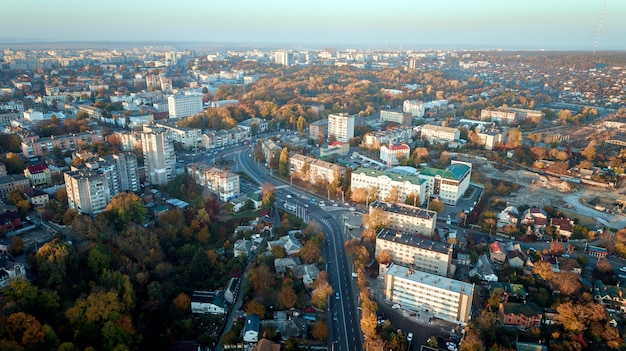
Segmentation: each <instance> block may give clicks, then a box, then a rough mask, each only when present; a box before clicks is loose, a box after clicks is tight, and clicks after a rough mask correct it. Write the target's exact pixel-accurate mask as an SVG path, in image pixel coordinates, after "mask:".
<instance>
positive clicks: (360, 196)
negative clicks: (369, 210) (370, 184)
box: [351, 188, 367, 204]
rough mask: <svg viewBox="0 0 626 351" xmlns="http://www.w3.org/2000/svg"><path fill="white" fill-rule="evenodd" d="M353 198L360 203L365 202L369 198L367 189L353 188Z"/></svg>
mask: <svg viewBox="0 0 626 351" xmlns="http://www.w3.org/2000/svg"><path fill="white" fill-rule="evenodd" d="M351 199H352V201H354V202H356V203H358V204H364V203H365V201H366V199H367V190H365V188H356V189H353V190H352V195H351Z"/></svg>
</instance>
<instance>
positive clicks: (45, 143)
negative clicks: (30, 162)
mask: <svg viewBox="0 0 626 351" xmlns="http://www.w3.org/2000/svg"><path fill="white" fill-rule="evenodd" d="M99 142H102V133H101V132H99V131H98V132H96V131H93V132H85V133H77V134H66V135H57V136H54V135H53V136H51V137H48V138H41V137H39V136H37V135H35V136H30V137H27V138H24V140H23V141H22V143H21V147H22V153H23V154H24V156H26V157H36V156H43V155H45V154H47V153H51V152H53V151H54V149H55V148H58V149H60V150H61V151H63V152H65V151H68V150H71V151H75V150H78V149H80V148H81V147H83V146H90V145H92V144H94V143H99Z"/></svg>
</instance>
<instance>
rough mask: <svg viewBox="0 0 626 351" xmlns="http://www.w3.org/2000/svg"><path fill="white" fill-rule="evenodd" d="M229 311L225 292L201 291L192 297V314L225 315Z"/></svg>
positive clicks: (197, 291) (194, 293) (195, 292)
mask: <svg viewBox="0 0 626 351" xmlns="http://www.w3.org/2000/svg"><path fill="white" fill-rule="evenodd" d="M226 309H227V305H226V300H225V299H224V291H223V290H219V291H199V290H196V291H194V292H193V295H192V296H191V313H210V314H225V313H226Z"/></svg>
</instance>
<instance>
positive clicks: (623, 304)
mask: <svg viewBox="0 0 626 351" xmlns="http://www.w3.org/2000/svg"><path fill="white" fill-rule="evenodd" d="M591 294H592V296H593V298H594V300H595V301H596V302H598V303H599V304H601V305H602V306H604V308H605V309H606V310H607V311H609V312H614V313H624V312H626V300H624V296H626V287H621V286H619V285H606V284H604V283H603V282H602V281H601V280H596V281H594V282H593V287H592V289H591Z"/></svg>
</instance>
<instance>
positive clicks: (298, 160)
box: [289, 154, 346, 184]
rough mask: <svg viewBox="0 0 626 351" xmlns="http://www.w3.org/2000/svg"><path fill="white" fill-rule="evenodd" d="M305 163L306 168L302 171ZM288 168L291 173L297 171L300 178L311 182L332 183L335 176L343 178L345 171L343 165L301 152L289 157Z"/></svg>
mask: <svg viewBox="0 0 626 351" xmlns="http://www.w3.org/2000/svg"><path fill="white" fill-rule="evenodd" d="M305 164H306V165H307V167H308V170H306V172H303V168H305V167H304V165H305ZM289 169H290V173H291V174H293V173H294V172H295V173H298V174H299V176H300V178H301V179H302V180H304V181H306V182H309V183H312V184H315V183H316V182H317V181H318V180H323V181H326V182H328V183H332V182H333V181H334V180H335V178H336V177H337V176H339V177H340V178H343V177H344V176H345V173H346V168H345V167H342V166H339V165H336V164H334V163H330V162H326V161H322V160H318V159H316V158H313V157H309V156H304V155H301V154H293V155H291V156H290V157H289Z"/></svg>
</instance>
